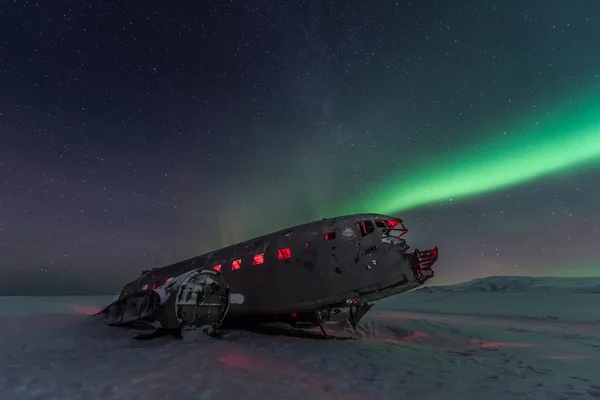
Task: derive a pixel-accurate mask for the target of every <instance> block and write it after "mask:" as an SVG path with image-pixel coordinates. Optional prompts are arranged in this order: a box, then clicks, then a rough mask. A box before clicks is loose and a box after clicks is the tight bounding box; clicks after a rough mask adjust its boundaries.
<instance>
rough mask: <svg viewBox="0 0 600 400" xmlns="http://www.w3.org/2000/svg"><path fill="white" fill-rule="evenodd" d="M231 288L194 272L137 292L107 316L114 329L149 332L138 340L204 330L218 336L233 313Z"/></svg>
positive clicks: (213, 277)
mask: <svg viewBox="0 0 600 400" xmlns="http://www.w3.org/2000/svg"><path fill="white" fill-rule="evenodd" d="M229 302H230V292H229V285H228V284H227V282H226V281H225V278H223V276H222V275H221V274H220V273H218V272H216V271H211V270H192V271H189V272H187V273H185V274H182V275H180V276H177V277H175V278H172V279H169V281H168V282H167V283H165V284H164V285H162V286H159V287H157V288H156V289H155V290H143V291H138V292H134V293H132V294H130V295H128V296H125V297H122V298H120V299H119V300H117V301H115V302H113V303H111V304H110V305H108V306H107V307H106V308H105V309H104V310H102V311H101V312H100V314H104V315H105V316H106V319H107V321H108V323H109V325H111V326H130V327H134V328H138V329H141V330H143V331H146V332H145V333H143V334H141V335H139V336H138V337H137V338H138V339H148V338H153V337H157V336H163V335H164V334H173V335H174V336H178V337H181V333H182V330H187V329H201V330H203V331H204V332H206V333H207V334H209V335H217V334H218V332H219V329H220V326H221V323H222V322H223V319H224V318H225V316H226V315H227V311H228V310H229Z"/></svg>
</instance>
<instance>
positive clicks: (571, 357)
mask: <svg viewBox="0 0 600 400" xmlns="http://www.w3.org/2000/svg"><path fill="white" fill-rule="evenodd" d="M545 358H549V359H551V360H565V361H577V360H594V357H590V356H584V355H581V354H562V355H556V356H547V357H545Z"/></svg>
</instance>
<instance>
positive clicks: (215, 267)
mask: <svg viewBox="0 0 600 400" xmlns="http://www.w3.org/2000/svg"><path fill="white" fill-rule="evenodd" d="M213 269H214V270H215V271H217V272H221V264H217V265H215V266H214V267H213Z"/></svg>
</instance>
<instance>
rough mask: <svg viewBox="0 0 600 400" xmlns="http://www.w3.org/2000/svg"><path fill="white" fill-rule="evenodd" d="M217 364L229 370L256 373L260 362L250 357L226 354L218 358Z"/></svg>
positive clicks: (258, 359)
mask: <svg viewBox="0 0 600 400" xmlns="http://www.w3.org/2000/svg"><path fill="white" fill-rule="evenodd" d="M218 360H219V362H220V363H222V364H224V365H225V366H227V367H230V368H238V369H243V370H246V371H256V370H257V369H258V368H259V367H260V364H262V360H261V359H260V358H255V357H251V356H245V355H241V354H233V353H228V354H225V355H224V356H222V357H219V358H218Z"/></svg>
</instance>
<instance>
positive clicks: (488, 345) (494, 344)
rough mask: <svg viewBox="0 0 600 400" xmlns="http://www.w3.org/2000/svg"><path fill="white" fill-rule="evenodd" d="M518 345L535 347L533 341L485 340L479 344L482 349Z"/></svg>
mask: <svg viewBox="0 0 600 400" xmlns="http://www.w3.org/2000/svg"><path fill="white" fill-rule="evenodd" d="M516 347H533V343H520V342H483V343H481V344H480V345H479V348H481V349H505V348H516Z"/></svg>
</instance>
